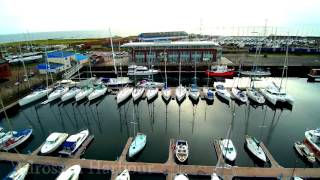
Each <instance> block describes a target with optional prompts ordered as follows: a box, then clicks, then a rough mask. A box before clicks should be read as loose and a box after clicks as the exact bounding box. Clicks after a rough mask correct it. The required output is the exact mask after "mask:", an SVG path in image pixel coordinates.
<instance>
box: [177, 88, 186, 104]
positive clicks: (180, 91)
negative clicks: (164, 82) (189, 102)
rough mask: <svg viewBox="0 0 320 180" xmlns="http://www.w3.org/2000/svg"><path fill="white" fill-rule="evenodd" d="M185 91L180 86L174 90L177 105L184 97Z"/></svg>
mask: <svg viewBox="0 0 320 180" xmlns="http://www.w3.org/2000/svg"><path fill="white" fill-rule="evenodd" d="M186 94H187V89H186V87H184V86H182V85H181V84H180V85H179V86H178V87H177V88H176V98H177V101H178V102H179V103H181V102H182V100H183V99H184V98H185V97H186Z"/></svg>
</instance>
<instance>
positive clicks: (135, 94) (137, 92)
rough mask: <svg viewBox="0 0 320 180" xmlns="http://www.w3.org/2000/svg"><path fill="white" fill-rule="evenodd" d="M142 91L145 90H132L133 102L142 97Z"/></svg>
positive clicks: (138, 88) (141, 88) (137, 88)
mask: <svg viewBox="0 0 320 180" xmlns="http://www.w3.org/2000/svg"><path fill="white" fill-rule="evenodd" d="M144 91H145V89H144V88H143V87H136V88H134V89H133V91H132V98H133V101H137V100H138V99H140V98H141V97H142V95H143V93H144Z"/></svg>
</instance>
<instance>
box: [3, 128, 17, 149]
mask: <svg viewBox="0 0 320 180" xmlns="http://www.w3.org/2000/svg"><path fill="white" fill-rule="evenodd" d="M13 133H15V131H9V132H0V149H2V147H3V146H4V145H5V143H6V142H7V141H8V140H9V139H10V138H11V137H12V136H13Z"/></svg>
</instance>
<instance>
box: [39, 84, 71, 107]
mask: <svg viewBox="0 0 320 180" xmlns="http://www.w3.org/2000/svg"><path fill="white" fill-rule="evenodd" d="M68 91H69V86H63V85H59V86H57V87H55V90H54V91H53V92H52V93H50V94H49V96H48V100H47V101H45V102H42V103H43V104H46V103H49V102H51V101H54V100H56V99H59V98H60V97H61V96H63V95H64V94H66V93H67V92H68Z"/></svg>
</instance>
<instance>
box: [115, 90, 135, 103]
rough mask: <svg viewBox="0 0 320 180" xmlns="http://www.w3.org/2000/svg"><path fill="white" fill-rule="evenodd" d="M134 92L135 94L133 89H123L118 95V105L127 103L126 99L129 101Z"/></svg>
mask: <svg viewBox="0 0 320 180" xmlns="http://www.w3.org/2000/svg"><path fill="white" fill-rule="evenodd" d="M132 92H133V88H132V87H124V88H122V89H121V90H120V91H119V92H118V94H117V103H118V104H119V103H121V102H123V101H125V100H126V99H128V98H129V97H130V96H131V94H132Z"/></svg>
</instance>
